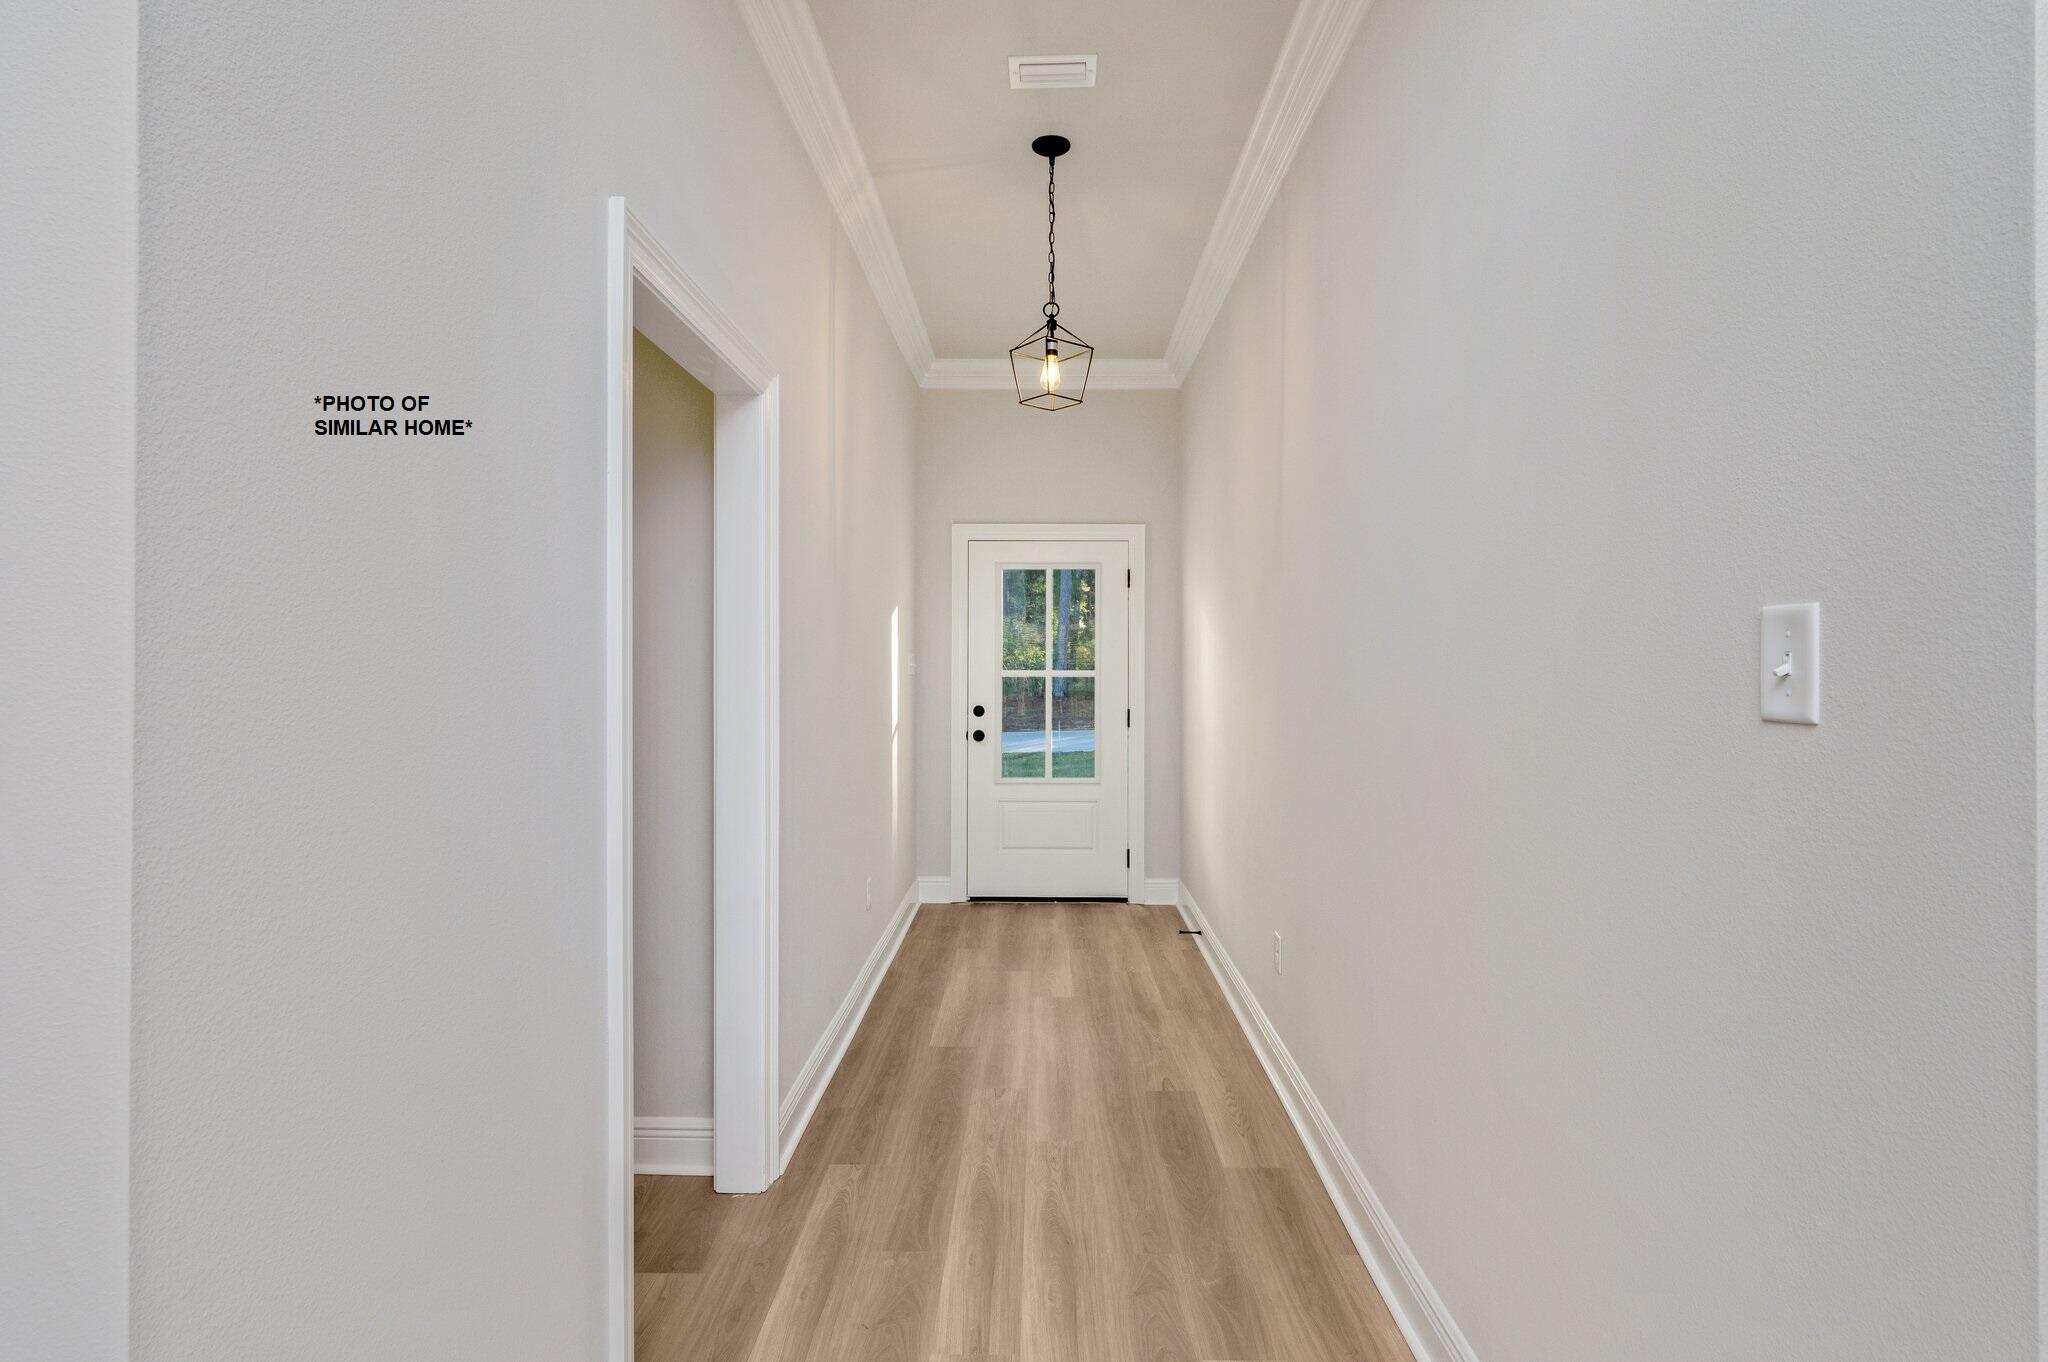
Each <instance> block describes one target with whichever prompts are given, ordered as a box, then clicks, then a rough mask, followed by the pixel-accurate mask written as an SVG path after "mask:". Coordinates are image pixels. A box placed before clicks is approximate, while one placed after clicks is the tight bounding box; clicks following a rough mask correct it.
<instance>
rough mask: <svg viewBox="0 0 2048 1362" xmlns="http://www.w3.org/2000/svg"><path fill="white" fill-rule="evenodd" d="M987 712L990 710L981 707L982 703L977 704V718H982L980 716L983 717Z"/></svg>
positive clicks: (975, 710)
mask: <svg viewBox="0 0 2048 1362" xmlns="http://www.w3.org/2000/svg"><path fill="white" fill-rule="evenodd" d="M986 713H988V711H987V710H985V709H983V708H982V707H981V706H980V705H976V706H975V707H974V717H975V718H977V719H979V718H980V717H981V716H982V715H984V714H986Z"/></svg>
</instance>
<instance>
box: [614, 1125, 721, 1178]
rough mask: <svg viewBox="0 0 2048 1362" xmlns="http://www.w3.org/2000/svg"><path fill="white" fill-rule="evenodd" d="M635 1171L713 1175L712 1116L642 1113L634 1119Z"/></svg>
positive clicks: (695, 1176)
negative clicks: (652, 1114) (651, 1114)
mask: <svg viewBox="0 0 2048 1362" xmlns="http://www.w3.org/2000/svg"><path fill="white" fill-rule="evenodd" d="M633 1171H634V1172H635V1173H666V1174H668V1175H670V1176H674V1177H688V1178H708V1177H710V1176H711V1118H710V1117H709V1116H642V1117H639V1118H637V1119H636V1120H635V1121H634V1122H633Z"/></svg>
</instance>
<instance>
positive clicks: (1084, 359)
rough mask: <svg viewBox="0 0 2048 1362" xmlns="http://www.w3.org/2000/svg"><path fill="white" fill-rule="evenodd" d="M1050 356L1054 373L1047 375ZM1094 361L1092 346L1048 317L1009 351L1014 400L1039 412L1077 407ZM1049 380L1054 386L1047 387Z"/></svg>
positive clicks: (1057, 321) (1086, 385)
mask: <svg viewBox="0 0 2048 1362" xmlns="http://www.w3.org/2000/svg"><path fill="white" fill-rule="evenodd" d="M1048 357H1050V362H1051V363H1052V365H1053V374H1052V375H1051V376H1049V375H1048V374H1047V373H1046V364H1047V362H1048ZM1094 360H1095V347H1094V346H1092V345H1090V344H1088V342H1086V341H1084V340H1082V339H1081V338H1080V337H1079V336H1077V335H1075V334H1074V333H1073V332H1071V331H1069V330H1067V328H1065V327H1064V326H1061V325H1060V324H1059V319H1058V318H1056V317H1050V316H1048V317H1047V318H1046V319H1045V325H1043V326H1041V327H1039V328H1038V329H1037V330H1036V331H1034V332H1032V333H1031V334H1030V335H1028V336H1026V337H1025V338H1024V339H1023V341H1022V342H1020V343H1019V344H1017V345H1015V346H1012V347H1011V349H1010V377H1011V378H1012V379H1014V380H1015V381H1016V384H1017V401H1018V402H1019V403H1020V404H1021V405H1023V406H1026V407H1036V408H1038V409H1039V410H1040V411H1060V410H1062V409H1064V408H1066V407H1078V406H1080V405H1081V398H1082V397H1083V396H1084V395H1085V394H1086V393H1087V391H1088V369H1089V366H1090V365H1091V364H1093V363H1094ZM1048 377H1050V378H1051V380H1052V382H1053V384H1054V385H1055V386H1051V387H1048V386H1047V380H1048Z"/></svg>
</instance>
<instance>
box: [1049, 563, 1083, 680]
mask: <svg viewBox="0 0 2048 1362" xmlns="http://www.w3.org/2000/svg"><path fill="white" fill-rule="evenodd" d="M1050 594H1051V600H1049V601H1048V602H1047V605H1048V606H1049V607H1050V608H1051V611H1052V625H1053V627H1052V669H1053V670H1054V671H1056V672H1092V671H1094V670H1095V569H1094V568H1054V569H1053V572H1052V589H1051V593H1050Z"/></svg>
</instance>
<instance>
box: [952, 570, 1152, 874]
mask: <svg viewBox="0 0 2048 1362" xmlns="http://www.w3.org/2000/svg"><path fill="white" fill-rule="evenodd" d="M967 558H968V562H967V579H966V584H965V585H966V591H967V610H966V616H967V634H968V637H967V650H966V651H967V659H966V662H967V672H966V705H967V713H966V716H965V722H964V724H963V728H962V732H961V735H960V738H959V741H961V742H962V743H964V744H965V749H966V775H967V781H966V784H967V820H966V821H967V848H966V850H967V886H966V888H967V893H968V894H969V895H970V896H972V897H978V898H1123V897H1126V896H1127V895H1128V893H1129V885H1130V873H1131V864H1130V862H1131V845H1132V844H1131V839H1130V837H1129V830H1130V813H1131V800H1130V792H1131V763H1130V753H1131V744H1130V735H1131V728H1130V710H1131V701H1130V683H1131V666H1130V657H1131V647H1130V644H1131V627H1130V626H1131V597H1132V592H1131V582H1132V576H1133V574H1132V572H1131V545H1130V544H1129V543H1128V542H1125V541H1123V540H1121V539H1074V540H1047V539H1029V540H1000V539H987V540H975V541H972V542H970V543H969V545H968V554H967ZM976 707H979V708H980V709H981V710H982V713H981V714H979V715H977V714H975V713H974V710H975V708H976ZM977 734H979V735H980V736H979V737H977V736H976V735H977Z"/></svg>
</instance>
